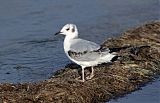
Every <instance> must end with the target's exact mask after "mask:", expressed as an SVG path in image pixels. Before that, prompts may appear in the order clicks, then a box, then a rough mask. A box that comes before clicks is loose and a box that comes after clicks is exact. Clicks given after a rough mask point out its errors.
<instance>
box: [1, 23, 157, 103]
mask: <svg viewBox="0 0 160 103" xmlns="http://www.w3.org/2000/svg"><path fill="white" fill-rule="evenodd" d="M102 47H103V48H106V47H109V48H112V49H113V50H117V52H118V55H119V58H118V60H116V61H114V62H113V63H108V64H101V65H98V66H96V67H95V76H94V78H93V79H91V80H87V81H85V82H84V83H83V82H80V81H78V80H77V79H79V78H80V75H81V74H80V71H81V69H80V67H79V66H77V65H76V64H68V65H67V66H66V67H65V68H64V69H61V70H59V71H57V72H55V73H54V75H53V77H51V78H49V79H48V80H45V81H41V82H37V83H24V84H9V83H6V84H0V103H98V102H105V101H109V100H110V99H112V98H117V97H121V96H124V95H125V94H127V93H130V92H132V91H135V90H137V89H139V88H140V87H142V86H144V85H146V84H147V83H148V82H150V81H152V80H154V79H155V78H156V77H158V76H159V74H160V21H155V22H152V23H148V24H145V25H142V26H139V27H136V28H133V29H130V30H128V31H126V32H124V33H123V34H122V36H121V37H118V38H113V39H109V40H106V41H105V42H104V43H103V44H102ZM113 47H114V48H113ZM89 73H90V68H86V69H85V75H89Z"/></svg>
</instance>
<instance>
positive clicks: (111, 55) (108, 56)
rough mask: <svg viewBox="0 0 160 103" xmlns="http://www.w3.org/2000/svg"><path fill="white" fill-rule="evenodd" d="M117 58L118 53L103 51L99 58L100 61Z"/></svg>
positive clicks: (105, 61) (109, 60)
mask: <svg viewBox="0 0 160 103" xmlns="http://www.w3.org/2000/svg"><path fill="white" fill-rule="evenodd" d="M117 58H118V56H117V55H116V53H108V52H103V53H102V55H101V57H100V59H99V63H108V62H113V61H115V60H117Z"/></svg>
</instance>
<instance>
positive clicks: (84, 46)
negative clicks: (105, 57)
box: [70, 39, 100, 52]
mask: <svg viewBox="0 0 160 103" xmlns="http://www.w3.org/2000/svg"><path fill="white" fill-rule="evenodd" d="M99 48H100V46H99V45H98V44H96V43H94V42H91V41H87V40H83V39H74V40H73V41H72V44H71V46H70V50H71V51H74V52H85V51H94V50H98V49H99Z"/></svg>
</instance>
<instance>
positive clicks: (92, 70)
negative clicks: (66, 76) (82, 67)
mask: <svg viewBox="0 0 160 103" xmlns="http://www.w3.org/2000/svg"><path fill="white" fill-rule="evenodd" d="M93 77H94V69H93V66H92V67H91V74H90V76H89V77H86V78H87V79H92V78H93Z"/></svg>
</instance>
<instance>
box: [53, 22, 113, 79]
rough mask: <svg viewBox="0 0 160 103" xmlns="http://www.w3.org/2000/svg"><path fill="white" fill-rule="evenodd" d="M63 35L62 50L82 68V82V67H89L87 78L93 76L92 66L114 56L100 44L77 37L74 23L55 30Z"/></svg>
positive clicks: (106, 61) (110, 59) (109, 60)
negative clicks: (89, 71) (89, 72)
mask: <svg viewBox="0 0 160 103" xmlns="http://www.w3.org/2000/svg"><path fill="white" fill-rule="evenodd" d="M57 34H62V35H64V36H65V39H64V42H63V45H64V51H65V54H66V55H67V57H68V58H69V59H70V60H71V61H73V62H75V63H76V64H78V65H80V66H81V68H82V80H81V81H82V82H84V81H85V77H84V69H85V68H86V67H91V74H90V76H89V77H88V78H87V79H92V78H93V77H94V69H93V67H94V66H97V65H98V64H102V63H108V62H111V61H112V59H113V58H114V57H115V56H116V54H115V53H111V52H110V50H109V49H108V48H106V49H101V46H100V45H98V44H96V43H94V42H91V41H87V40H84V39H81V38H79V37H78V29H77V26H76V25H75V24H66V25H64V27H63V28H62V29H61V30H60V31H59V32H57V33H56V34H55V35H57Z"/></svg>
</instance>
